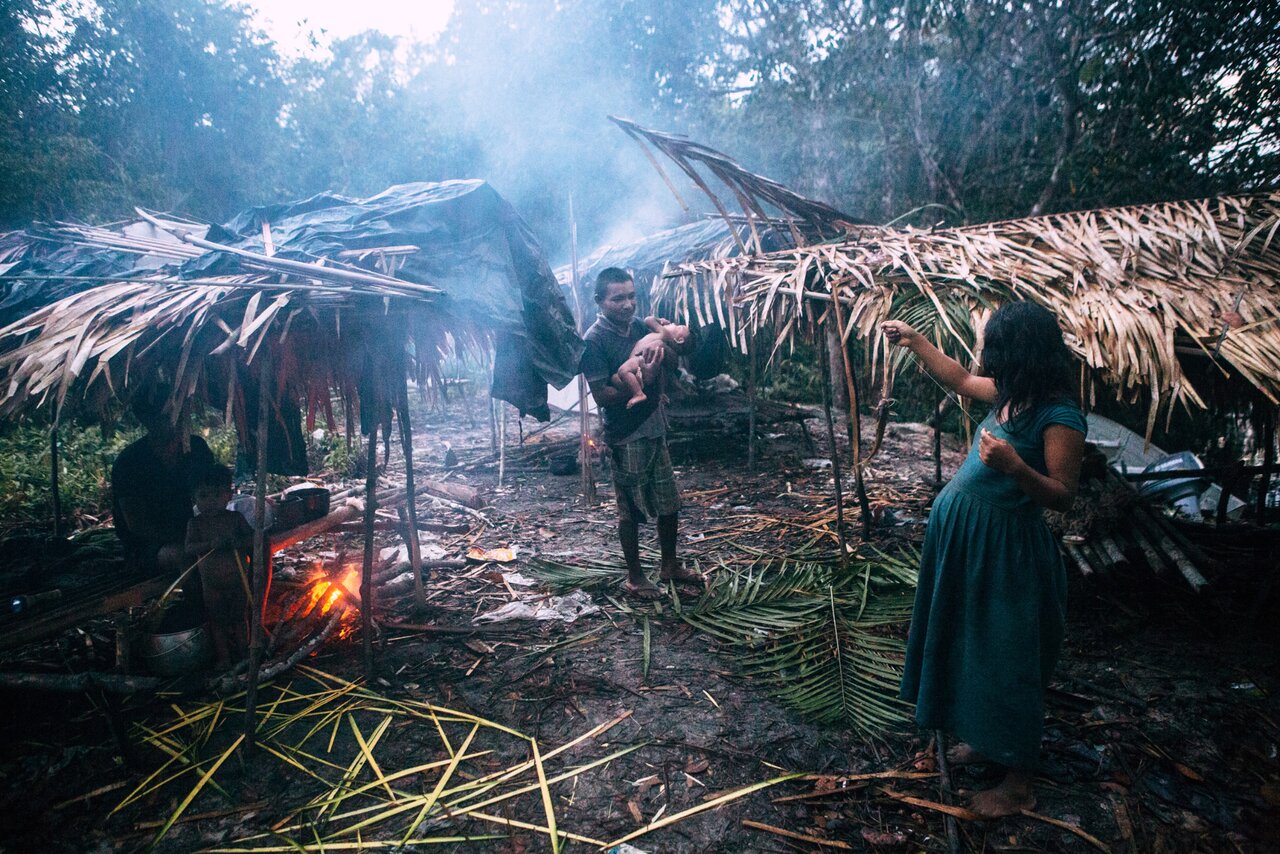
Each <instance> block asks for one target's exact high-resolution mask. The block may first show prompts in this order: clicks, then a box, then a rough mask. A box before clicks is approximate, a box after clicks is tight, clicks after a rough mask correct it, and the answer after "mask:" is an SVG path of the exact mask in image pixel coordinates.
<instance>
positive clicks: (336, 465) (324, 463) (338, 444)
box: [307, 431, 365, 477]
mask: <svg viewBox="0 0 1280 854" xmlns="http://www.w3.org/2000/svg"><path fill="white" fill-rule="evenodd" d="M363 449H364V442H362V441H360V440H359V439H355V440H353V441H352V443H351V446H350V447H347V439H346V436H344V435H342V434H341V433H331V432H328V431H326V432H325V433H324V435H323V436H322V437H321V438H320V439H316V438H315V436H314V434H308V435H307V469H308V470H309V471H311V472H312V473H320V472H331V473H333V474H335V475H337V476H338V477H352V476H354V475H355V474H356V473H357V472H358V471H361V470H363V468H364V462H365V452H364V450H363Z"/></svg>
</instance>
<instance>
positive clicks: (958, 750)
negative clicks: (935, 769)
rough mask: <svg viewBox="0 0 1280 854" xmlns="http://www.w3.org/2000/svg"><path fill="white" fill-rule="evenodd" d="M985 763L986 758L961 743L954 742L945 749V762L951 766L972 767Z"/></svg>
mask: <svg viewBox="0 0 1280 854" xmlns="http://www.w3.org/2000/svg"><path fill="white" fill-rule="evenodd" d="M986 761H987V760H986V758H985V757H983V755H982V754H981V753H979V752H978V751H976V750H974V749H973V748H972V747H970V746H969V745H967V744H965V743H964V742H963V741H960V742H956V743H955V744H953V745H952V746H951V747H950V748H948V749H947V762H949V763H951V764H952V765H974V764H977V763H979V762H986Z"/></svg>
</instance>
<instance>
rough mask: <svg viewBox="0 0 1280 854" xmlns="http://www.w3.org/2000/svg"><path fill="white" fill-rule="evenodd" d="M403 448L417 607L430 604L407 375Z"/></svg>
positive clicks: (399, 417)
mask: <svg viewBox="0 0 1280 854" xmlns="http://www.w3.org/2000/svg"><path fill="white" fill-rule="evenodd" d="M399 410H400V411H399V412H398V413H397V414H396V420H398V421H399V422H400V444H401V447H402V448H403V453H404V493H405V519H404V522H405V545H407V546H408V547H409V567H410V568H411V569H412V570H413V604H414V607H416V608H422V607H423V606H424V605H426V604H427V599H426V593H425V591H424V590H423V588H422V544H421V543H420V542H418V493H417V490H416V488H415V484H414V477H413V425H412V423H411V422H410V420H409V377H408V374H405V376H404V378H403V384H402V385H401V391H400V406H399Z"/></svg>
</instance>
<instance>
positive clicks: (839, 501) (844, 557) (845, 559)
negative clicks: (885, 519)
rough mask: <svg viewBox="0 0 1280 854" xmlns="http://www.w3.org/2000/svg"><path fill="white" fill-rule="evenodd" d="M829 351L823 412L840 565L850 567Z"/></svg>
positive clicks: (824, 366) (824, 373)
mask: <svg viewBox="0 0 1280 854" xmlns="http://www.w3.org/2000/svg"><path fill="white" fill-rule="evenodd" d="M829 362H830V359H828V358H827V351H826V349H825V348H824V349H823V350H822V414H823V415H824V416H825V417H826V425H827V447H828V448H829V449H830V452H831V474H832V476H833V477H834V478H835V484H836V540H837V542H838V543H839V545H840V566H841V568H842V569H848V568H849V548H848V546H847V545H846V543H845V539H844V488H843V487H842V486H841V485H840V449H839V448H838V447H836V428H835V422H834V421H832V419H831V371H830V364H829Z"/></svg>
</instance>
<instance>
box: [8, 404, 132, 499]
mask: <svg viewBox="0 0 1280 854" xmlns="http://www.w3.org/2000/svg"><path fill="white" fill-rule="evenodd" d="M140 435H141V431H139V430H136V429H132V430H119V431H116V432H115V433H113V434H110V435H104V434H103V431H102V428H101V427H100V426H98V425H93V426H90V427H78V426H75V425H63V426H62V427H61V428H60V429H59V442H58V463H59V465H58V487H59V492H60V493H61V495H62V506H63V508H64V512H73V511H77V510H78V511H80V512H82V513H86V514H88V515H91V516H100V515H101V514H103V513H105V512H106V511H108V510H109V509H110V499H109V495H110V492H109V488H110V484H111V464H112V463H113V462H115V459H116V457H117V456H118V455H119V454H120V452H121V451H123V450H124V449H125V446H126V445H128V444H129V443H130V442H132V441H134V440H135V439H137V438H138V437H139V436H140ZM49 455H50V445H49V427H48V425H43V424H35V423H30V422H25V423H22V424H17V425H11V426H9V427H7V428H6V429H4V430H2V431H0V516H3V517H4V518H6V519H27V520H43V519H51V518H52V517H53V503H52V502H53V499H52V494H51V492H50V488H49V480H50V474H51V467H50V464H49V459H50V456H49Z"/></svg>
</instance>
